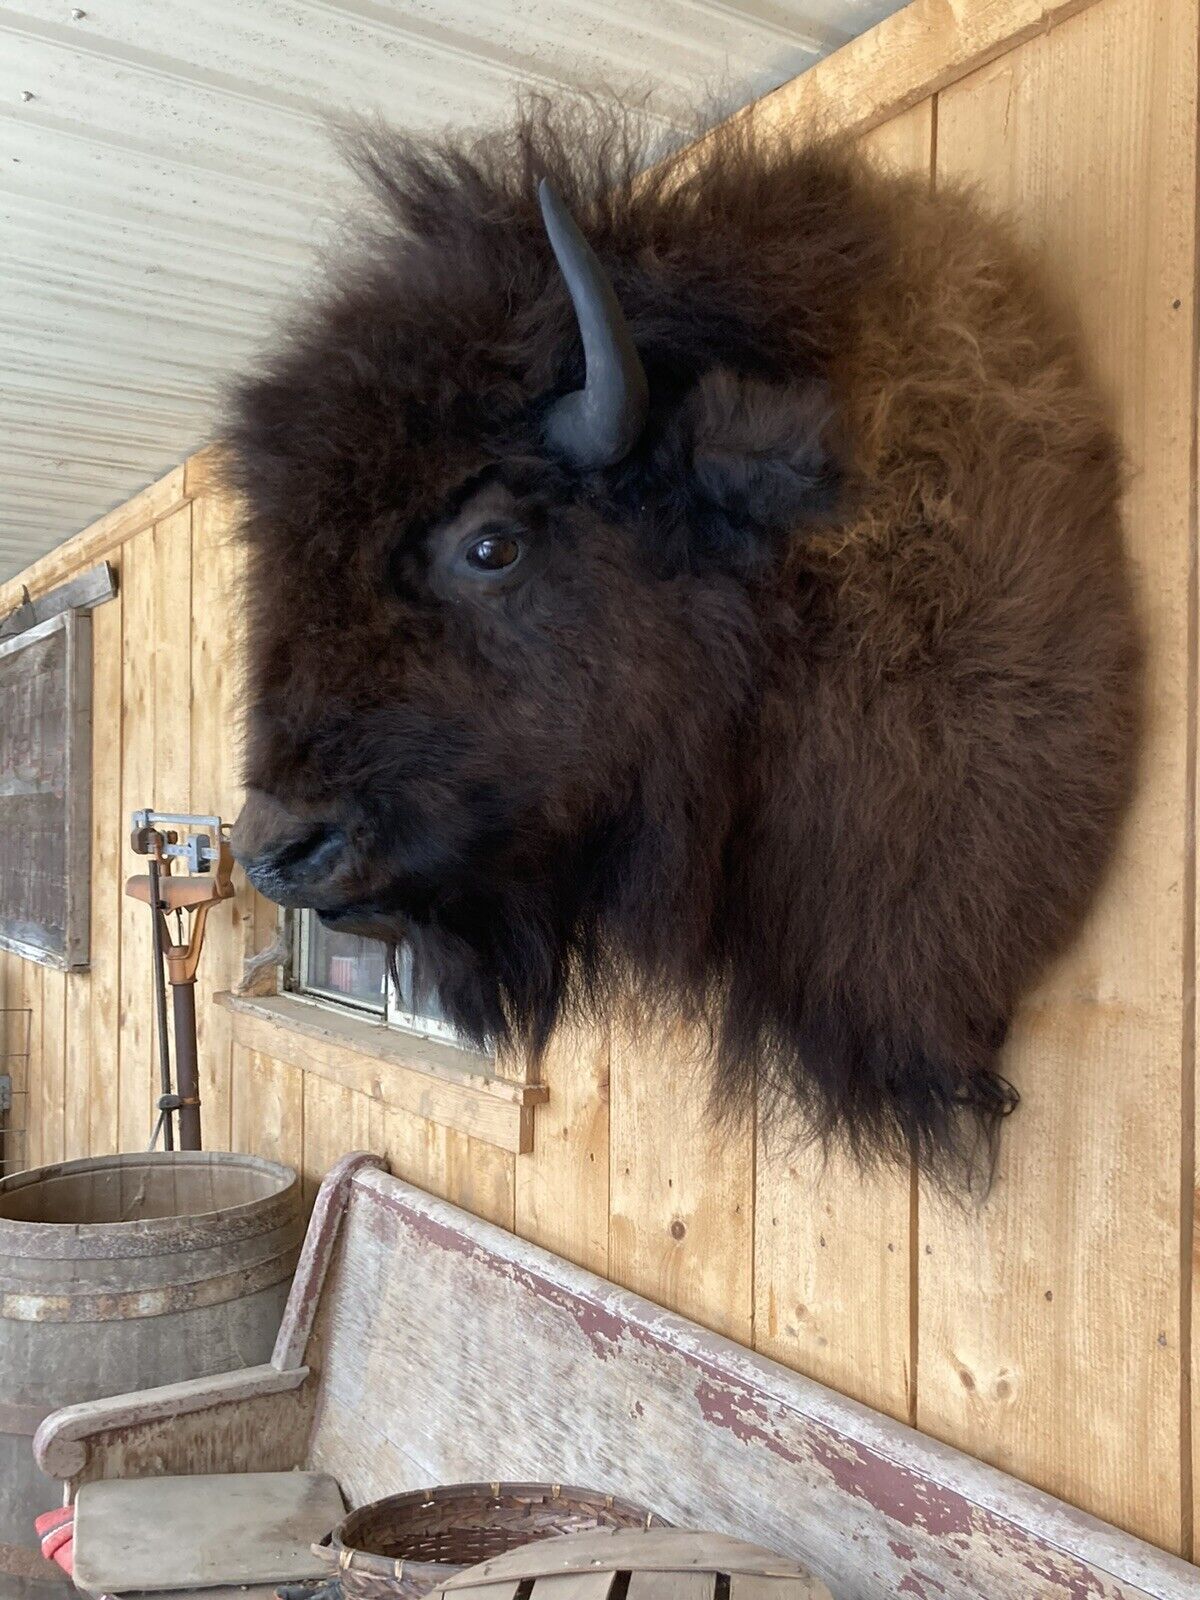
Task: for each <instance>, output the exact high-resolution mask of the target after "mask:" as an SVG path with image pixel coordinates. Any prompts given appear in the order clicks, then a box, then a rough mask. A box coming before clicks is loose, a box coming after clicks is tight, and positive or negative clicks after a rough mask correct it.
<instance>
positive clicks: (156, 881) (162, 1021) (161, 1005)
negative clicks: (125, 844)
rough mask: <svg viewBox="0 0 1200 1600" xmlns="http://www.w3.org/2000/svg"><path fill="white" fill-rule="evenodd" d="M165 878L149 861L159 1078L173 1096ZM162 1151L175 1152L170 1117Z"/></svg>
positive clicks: (165, 1118)
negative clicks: (168, 1034) (166, 948)
mask: <svg viewBox="0 0 1200 1600" xmlns="http://www.w3.org/2000/svg"><path fill="white" fill-rule="evenodd" d="M164 910H165V907H164V905H163V901H162V878H161V876H160V874H159V870H158V860H157V858H156V857H155V856H151V857H150V914H151V916H152V917H153V918H154V937H153V940H152V942H151V960H152V961H153V963H154V1018H155V1027H156V1029H157V1032H158V1075H159V1080H160V1088H161V1093H162V1094H163V1095H169V1094H170V1093H171V1047H170V1045H169V1044H168V1043H167V985H166V981H165V976H164V973H163V959H164V950H163V911H164ZM162 1130H163V1149H164V1150H174V1148H175V1131H174V1127H173V1125H172V1122H171V1113H170V1112H169V1111H167V1110H166V1109H164V1110H163V1114H162Z"/></svg>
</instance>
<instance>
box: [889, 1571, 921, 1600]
mask: <svg viewBox="0 0 1200 1600" xmlns="http://www.w3.org/2000/svg"><path fill="white" fill-rule="evenodd" d="M896 1593H897V1594H915V1595H916V1597H917V1600H929V1596H928V1595H927V1594H926V1593H925V1591H924V1589H922V1587H921V1585H920V1584H919V1583H918V1582H917V1580H916V1579H915V1578H914V1577H913V1575H912V1573H911V1572H910V1573H907V1574H906V1575H905V1576H904V1577H903V1578H901V1580H900V1582H899V1583H898V1584H897V1585H896Z"/></svg>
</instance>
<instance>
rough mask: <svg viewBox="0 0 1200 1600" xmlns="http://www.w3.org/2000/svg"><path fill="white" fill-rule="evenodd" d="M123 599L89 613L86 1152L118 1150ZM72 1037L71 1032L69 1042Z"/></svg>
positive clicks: (123, 858)
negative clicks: (89, 941) (89, 950)
mask: <svg viewBox="0 0 1200 1600" xmlns="http://www.w3.org/2000/svg"><path fill="white" fill-rule="evenodd" d="M123 604H124V596H123V594H122V593H121V592H120V591H118V593H117V597H116V599H115V600H110V601H109V602H108V603H107V604H106V605H103V606H101V607H99V609H98V610H97V611H95V612H94V613H93V614H92V651H93V656H92V961H91V967H90V969H89V972H88V984H89V989H90V995H89V1001H90V1005H89V1016H88V1023H87V1029H88V1042H87V1047H86V1055H87V1062H88V1107H87V1130H88V1137H87V1153H88V1154H89V1155H106V1154H107V1153H108V1152H109V1151H112V1150H116V1149H118V1148H119V1131H118V1126H119V1125H118V1112H119V1102H120V1089H119V1073H120V1059H121V1056H120V1035H121V1029H120V1008H121V1002H122V995H121V916H122V899H123V897H122V894H121V886H122V880H123V872H124V868H125V863H126V859H127V856H126V851H127V847H128V841H127V838H126V832H125V829H126V824H125V821H124V818H123V815H122V800H123V795H122V792H121V756H122V751H123V749H124V741H123V737H122V729H123V726H124V714H123V706H122V661H123V659H124V648H123V647H124V635H123V628H122V622H121V613H122V606H123ZM76 1038H77V1035H76V1034H75V1033H72V1035H71V1042H72V1045H74V1044H75V1042H76ZM81 1050H82V1046H81Z"/></svg>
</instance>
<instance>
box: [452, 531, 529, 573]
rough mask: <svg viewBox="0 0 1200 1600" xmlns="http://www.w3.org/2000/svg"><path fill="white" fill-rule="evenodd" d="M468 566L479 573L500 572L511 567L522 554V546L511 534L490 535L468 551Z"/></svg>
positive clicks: (470, 546) (468, 547)
mask: <svg viewBox="0 0 1200 1600" xmlns="http://www.w3.org/2000/svg"><path fill="white" fill-rule="evenodd" d="M465 554H466V559H467V565H468V566H471V567H474V568H475V569H476V570H477V571H478V572H500V571H502V570H503V569H504V568H505V567H511V566H512V564H513V562H514V561H516V559H517V558H518V556H519V555H520V554H521V546H520V545H519V544H518V542H517V541H516V539H514V538H512V537H511V536H510V535H509V534H504V533H489V534H486V535H485V536H484V537H483V538H482V539H476V541H475V543H474V544H472V545H468V546H467V549H466V552H465Z"/></svg>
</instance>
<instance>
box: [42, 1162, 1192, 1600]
mask: <svg viewBox="0 0 1200 1600" xmlns="http://www.w3.org/2000/svg"><path fill="white" fill-rule="evenodd" d="M35 1449H36V1451H37V1454H38V1458H39V1461H40V1463H41V1465H42V1467H43V1469H44V1470H45V1471H46V1472H48V1473H50V1474H51V1475H52V1476H54V1477H57V1478H60V1479H62V1480H64V1481H65V1483H66V1484H67V1486H68V1489H74V1488H75V1487H76V1486H77V1485H78V1484H80V1483H82V1482H85V1481H87V1480H88V1479H91V1478H97V1477H114V1476H131V1475H145V1474H153V1473H163V1472H239V1471H246V1472H248V1471H271V1470H283V1469H289V1468H292V1467H295V1466H305V1467H310V1468H314V1469H318V1470H324V1471H328V1472H331V1473H333V1475H334V1476H335V1477H336V1478H337V1479H338V1481H339V1483H340V1484H341V1487H342V1489H343V1492H344V1493H345V1495H346V1497H347V1500H348V1501H349V1502H350V1503H351V1504H361V1503H362V1502H363V1501H366V1500H371V1499H375V1498H377V1497H379V1496H381V1495H384V1494H389V1493H394V1492H398V1491H400V1490H404V1489H412V1488H421V1487H425V1486H427V1485H431V1484H436V1483H448V1482H454V1481H458V1480H464V1479H476V1480H478V1479H485V1480H492V1479H517V1480H530V1479H535V1480H550V1481H556V1482H566V1483H581V1484H588V1485H593V1486H595V1487H597V1488H600V1489H604V1490H610V1491H612V1492H614V1493H618V1494H621V1495H624V1496H626V1497H628V1498H631V1499H634V1500H638V1501H640V1502H642V1503H643V1504H645V1505H647V1506H648V1507H650V1508H652V1509H654V1510H656V1511H658V1512H660V1513H661V1514H662V1515H663V1516H664V1517H666V1518H668V1519H669V1520H670V1521H672V1522H674V1523H676V1524H679V1525H681V1526H692V1527H703V1528H710V1529H713V1530H716V1531H719V1532H723V1533H729V1534H732V1535H735V1536H737V1537H739V1538H743V1539H748V1540H751V1541H754V1542H755V1543H758V1544H763V1545H767V1546H769V1547H771V1548H772V1549H776V1550H779V1551H781V1552H782V1553H784V1554H787V1555H791V1556H795V1557H797V1558H798V1559H800V1560H801V1561H804V1562H806V1563H807V1564H808V1565H809V1566H811V1567H812V1568H813V1569H814V1570H815V1571H816V1572H817V1573H819V1574H820V1575H821V1576H822V1577H824V1579H825V1580H826V1582H827V1583H828V1584H829V1586H830V1588H831V1589H832V1591H833V1593H834V1595H835V1596H837V1597H838V1600H885V1597H886V1600H892V1597H894V1596H896V1595H904V1596H909V1595H911V1596H914V1597H915V1600H981V1597H986V1600H1035V1597H1036V1600H1042V1597H1047V1600H1048V1597H1054V1600H1057V1597H1062V1600H1067V1597H1079V1596H1083V1595H1087V1596H1089V1597H1096V1600H1148V1597H1149V1600H1196V1596H1197V1593H1198V1592H1200V1573H1198V1572H1197V1569H1196V1568H1194V1567H1192V1566H1189V1565H1187V1564H1186V1563H1184V1562H1182V1561H1179V1560H1176V1559H1175V1558H1174V1557H1171V1556H1168V1555H1165V1554H1163V1553H1162V1552H1160V1551H1158V1550H1155V1549H1153V1548H1151V1547H1150V1546H1148V1545H1146V1544H1143V1543H1142V1542H1141V1541H1139V1540H1137V1539H1134V1538H1132V1537H1130V1536H1129V1535H1127V1534H1124V1533H1121V1532H1120V1531H1118V1530H1117V1529H1115V1528H1111V1527H1107V1526H1105V1525H1104V1524H1102V1523H1099V1522H1097V1521H1095V1520H1094V1519H1093V1518H1091V1517H1088V1516H1085V1515H1083V1514H1082V1513H1081V1512H1078V1511H1075V1510H1073V1509H1072V1508H1071V1507H1069V1506H1066V1505H1064V1504H1062V1503H1061V1502H1059V1501H1056V1500H1053V1499H1051V1498H1050V1497H1049V1496H1047V1495H1043V1494H1041V1493H1039V1492H1038V1491H1036V1490H1034V1489H1031V1488H1029V1487H1028V1486H1027V1485H1025V1484H1022V1483H1019V1482H1017V1481H1015V1480H1014V1479H1011V1478H1008V1477H1006V1476H1005V1475H1004V1474H1002V1473H999V1472H996V1471H994V1470H992V1469H991V1468H988V1467H984V1466H982V1465H981V1464H980V1463H978V1462H977V1461H974V1460H972V1459H971V1458H969V1457H967V1456H964V1455H962V1454H961V1453H959V1452H958V1451H955V1450H952V1449H949V1448H947V1447H945V1446H942V1445H939V1444H937V1443H935V1442H934V1441H932V1440H930V1439H926V1438H924V1437H923V1436H921V1435H919V1434H917V1433H915V1432H913V1431H912V1430H911V1429H908V1428H905V1427H903V1426H902V1425H900V1424H899V1423H896V1422H893V1421H891V1420H890V1419H888V1418H886V1417H883V1416H881V1415H879V1414H878V1413H876V1412H873V1411H870V1410H868V1409H867V1408H866V1407H864V1406H861V1405H858V1404H856V1403H854V1402H852V1401H850V1400H845V1399H843V1398H841V1397H840V1396H839V1395H836V1394H834V1393H832V1392H831V1391H830V1390H828V1389H825V1388H823V1387H822V1386H821V1385H819V1384H816V1383H812V1382H810V1381H809V1380H808V1379H806V1378H803V1377H800V1376H799V1375H798V1374H797V1373H794V1372H791V1371H789V1370H788V1369H786V1368H784V1367H781V1366H778V1365H777V1364H776V1363H774V1362H772V1361H768V1360H766V1359H764V1358H763V1357H761V1356H757V1355H755V1354H753V1353H752V1352H750V1351H748V1350H745V1349H743V1348H741V1347H740V1346H737V1345H734V1344H731V1343H730V1342H729V1341H728V1340H726V1339H722V1338H720V1337H718V1336H717V1335H716V1334H712V1333H709V1332H707V1331H705V1330H704V1329H703V1328H700V1327H697V1326H696V1325H695V1324H694V1323H691V1322H688V1321H686V1320H685V1319H683V1318H682V1317H678V1316H675V1315H674V1314H672V1313H669V1312H667V1311H663V1310H661V1309H660V1308H659V1307H657V1306H654V1305H651V1304H650V1303H649V1302H647V1301H645V1300H642V1299H639V1298H638V1297H637V1296H636V1295H632V1294H629V1293H627V1292H626V1291H624V1290H623V1289H619V1288H617V1287H615V1286H614V1285H613V1284H611V1283H608V1282H605V1281H604V1280H603V1279H601V1278H597V1277H596V1276H594V1275H593V1274H592V1273H588V1272H584V1271H582V1270H580V1269H579V1268H576V1267H573V1266H571V1265H570V1264H569V1263H567V1262H565V1261H563V1260H561V1259H559V1258H558V1257H556V1256H553V1255H550V1254H548V1253H547V1252H546V1251H544V1250H539V1249H537V1248H535V1247H534V1246H532V1245H529V1244H526V1243H524V1242H522V1241H521V1240H519V1239H516V1238H513V1237H512V1236H511V1235H509V1234H507V1233H505V1232H503V1231H502V1230H501V1229H499V1228H496V1227H493V1226H492V1225H491V1224H489V1223H486V1222H481V1221H479V1220H478V1219H477V1218H475V1217H472V1216H469V1215H467V1214H466V1213H465V1212H462V1211H460V1210H458V1209H457V1208H456V1207H454V1206H451V1205H448V1204H446V1203H444V1202H443V1201H440V1200H436V1199H434V1198H432V1197H431V1196H429V1195H427V1194H424V1193H422V1192H421V1191H420V1190H417V1189H414V1188H412V1187H410V1186H409V1185H408V1184H405V1183H401V1182H400V1181H399V1180H397V1179H395V1178H392V1177H390V1176H389V1175H388V1174H387V1173H386V1172H385V1171H383V1170H381V1165H380V1163H379V1161H378V1160H377V1158H375V1157H373V1156H365V1155H355V1156H348V1157H346V1158H345V1159H344V1160H343V1161H341V1162H340V1163H339V1164H338V1165H337V1166H336V1167H335V1168H334V1169H333V1170H332V1171H331V1173H330V1174H329V1176H328V1177H327V1178H326V1180H325V1183H324V1185H323V1186H322V1188H321V1192H320V1195H319V1197H318V1200H317V1204H316V1208H315V1210H314V1212H313V1217H312V1221H311V1224H310V1226H309V1230H308V1236H307V1239H306V1241H305V1245H304V1250H303V1253H302V1255H301V1259H300V1265H299V1267H298V1269H297V1272H296V1277H295V1282H294V1284H293V1288H292V1293H291V1297H290V1299H289V1301H288V1305H287V1310H286V1312H285V1314H284V1318H283V1323H282V1326H281V1328H280V1331H279V1339H278V1342H277V1344H276V1346H275V1353H274V1355H273V1357H272V1359H271V1361H270V1363H269V1364H268V1365H266V1366H261V1367H251V1368H248V1369H246V1370H245V1371H242V1372H231V1373H227V1374H225V1375H223V1376H221V1377H213V1378H203V1379H198V1380H196V1381H195V1382H191V1383H180V1384H171V1385H168V1386H166V1387H163V1388H160V1389H149V1390H146V1391H144V1392H142V1393H139V1394H129V1395H121V1396H117V1397H116V1398H113V1399H107V1400H97V1401H92V1402H90V1403H88V1404H86V1405H77V1406H69V1407H67V1408H65V1409H63V1410H61V1411H57V1412H55V1413H54V1414H53V1415H51V1416H50V1417H48V1418H47V1419H46V1420H45V1421H44V1422H43V1424H42V1426H41V1428H40V1429H39V1431H38V1434H37V1438H36V1440H35Z"/></svg>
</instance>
